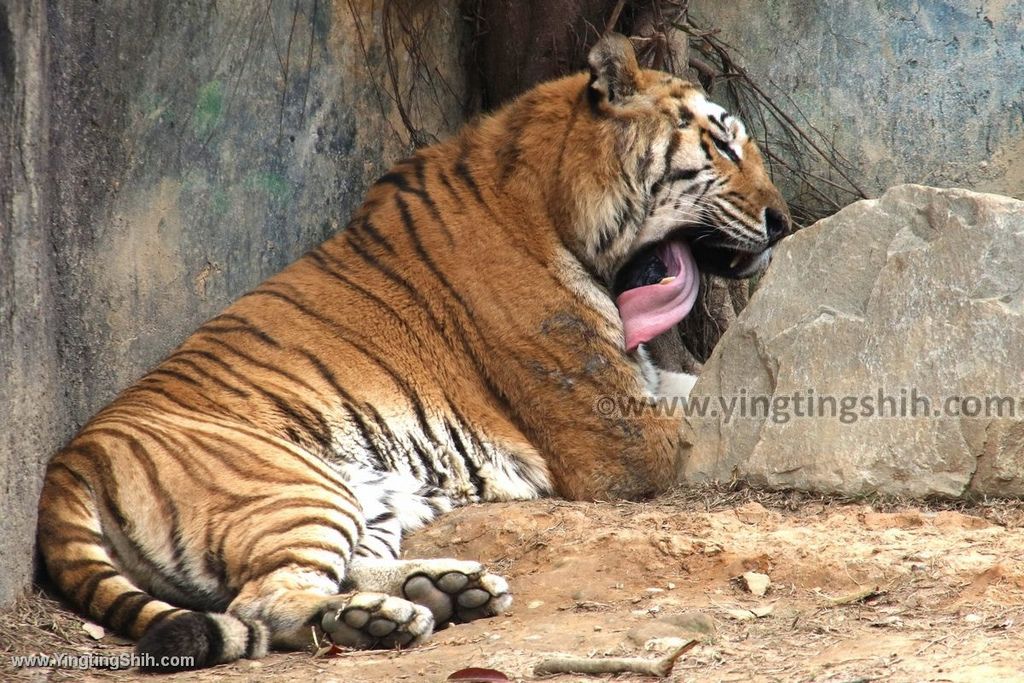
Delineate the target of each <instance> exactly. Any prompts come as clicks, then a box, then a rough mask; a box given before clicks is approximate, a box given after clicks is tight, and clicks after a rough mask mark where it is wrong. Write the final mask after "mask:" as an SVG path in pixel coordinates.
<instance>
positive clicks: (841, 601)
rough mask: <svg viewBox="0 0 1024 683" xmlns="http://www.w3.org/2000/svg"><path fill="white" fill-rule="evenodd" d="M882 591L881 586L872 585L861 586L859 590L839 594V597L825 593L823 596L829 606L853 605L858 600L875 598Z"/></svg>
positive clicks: (882, 592)
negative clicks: (868, 586) (867, 586)
mask: <svg viewBox="0 0 1024 683" xmlns="http://www.w3.org/2000/svg"><path fill="white" fill-rule="evenodd" d="M884 593H885V591H884V590H882V587H881V586H872V587H870V588H863V589H861V590H857V591H854V592H853V593H848V594H846V595H840V596H839V597H835V598H833V597H830V596H828V595H825V596H823V597H824V598H825V599H826V600H828V603H829V606H830V607H840V606H842V605H853V604H855V603H858V602H864V601H865V600H870V599H871V598H876V597H878V596H879V595H882V594H884Z"/></svg>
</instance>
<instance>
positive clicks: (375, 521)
mask: <svg viewBox="0 0 1024 683" xmlns="http://www.w3.org/2000/svg"><path fill="white" fill-rule="evenodd" d="M394 518H395V513H393V512H392V511H391V510H385V511H384V512H382V513H380V514H379V515H375V516H374V517H372V518H371V519H368V520H366V526H367V527H373V526H379V525H381V524H384V523H385V522H390V521H391V520H393V519H394Z"/></svg>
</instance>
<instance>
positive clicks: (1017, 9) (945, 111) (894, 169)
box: [689, 0, 1024, 203]
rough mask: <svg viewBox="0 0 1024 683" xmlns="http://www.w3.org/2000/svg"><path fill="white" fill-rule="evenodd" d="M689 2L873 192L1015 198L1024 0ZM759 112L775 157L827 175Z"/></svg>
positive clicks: (1022, 159)
mask: <svg viewBox="0 0 1024 683" xmlns="http://www.w3.org/2000/svg"><path fill="white" fill-rule="evenodd" d="M689 6H690V13H691V15H692V16H693V17H694V18H695V20H697V21H699V23H700V25H702V26H713V27H716V28H719V29H721V32H720V34H719V37H720V38H721V39H722V40H724V41H725V42H727V43H728V44H729V45H731V46H733V47H734V48H735V50H736V51H737V52H738V53H739V55H740V60H739V61H740V62H741V63H742V65H743V66H744V67H745V68H746V70H747V71H748V72H749V74H750V75H751V76H752V77H753V78H754V80H756V81H757V82H759V83H761V84H762V85H763V87H764V88H765V89H766V90H767V91H768V93H769V94H770V95H771V96H772V97H773V99H775V101H777V102H778V103H779V105H780V106H781V107H782V108H783V109H784V110H785V111H787V112H788V113H789V114H791V115H792V116H793V118H794V119H795V120H796V121H797V122H798V123H800V124H801V125H802V126H803V127H804V128H805V129H807V130H808V131H813V130H817V131H820V132H821V134H822V137H823V140H824V141H829V142H831V143H832V144H834V146H835V148H836V150H837V151H838V152H839V154H840V155H841V156H842V157H845V158H846V159H847V160H848V161H849V166H850V167H851V169H852V172H853V175H854V177H855V180H856V181H857V182H858V184H859V185H861V187H862V188H863V189H864V191H865V192H867V194H868V196H878V195H879V194H880V193H881V192H882V191H884V189H885V188H888V187H890V186H892V185H895V184H899V183H908V182H911V183H921V184H925V185H934V186H941V187H965V188H968V189H973V190H978V191H984V192H996V193H1001V194H1007V195H1010V196H1015V197H1018V198H1024V51H1022V50H1024V48H1022V45H1024V0H978V1H977V2H970V3H967V2H961V1H959V0H892V1H889V2H850V1H844V2H820V1H819V0H772V1H771V2H716V1H715V0H691V2H690V5H689ZM767 119H768V122H769V124H770V125H769V130H770V134H771V139H772V141H773V144H772V151H773V152H774V153H776V154H779V155H780V156H781V157H783V158H784V159H786V160H787V161H788V163H790V164H793V165H796V166H800V165H803V166H806V167H807V170H808V171H809V172H811V173H814V174H817V175H820V176H822V177H827V176H828V175H829V172H828V170H827V169H826V168H825V167H824V166H823V165H822V163H821V162H820V161H815V160H813V159H811V158H808V157H809V156H810V155H808V156H805V157H803V158H794V157H793V155H792V152H791V149H792V146H791V145H789V144H788V141H787V139H786V138H785V136H782V135H781V134H780V132H779V128H778V126H777V125H774V124H773V122H772V119H771V117H770V116H768V117H767ZM749 123H751V124H753V125H754V126H755V128H756V127H758V126H759V121H757V120H752V121H750V122H749ZM783 175H785V174H783ZM832 177H833V179H834V180H837V181H839V180H840V179H839V178H838V177H836V176H834V175H833V176H832ZM840 182H841V181H840ZM784 189H786V190H787V192H788V195H787V196H788V197H790V198H791V199H792V198H793V197H794V196H795V193H796V192H797V190H798V188H795V187H789V188H784ZM817 189H818V190H820V191H825V192H827V191H828V190H829V186H828V185H827V183H826V182H825V181H821V182H819V183H817ZM839 198H840V200H841V201H842V200H843V199H845V201H842V203H846V202H847V201H849V198H848V195H844V194H842V193H840V195H839Z"/></svg>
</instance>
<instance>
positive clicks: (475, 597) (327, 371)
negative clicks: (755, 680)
mask: <svg viewBox="0 0 1024 683" xmlns="http://www.w3.org/2000/svg"><path fill="white" fill-rule="evenodd" d="M591 63H592V66H593V71H592V73H591V74H590V75H588V74H579V75H575V76H570V77H567V78H564V79H562V80H558V81H554V82H550V83H546V84H543V85H541V86H539V87H537V88H536V89H534V90H531V91H529V92H527V93H526V94H524V95H523V96H522V97H520V98H519V99H518V100H516V101H515V102H513V103H511V104H509V105H508V106H506V107H505V108H503V109H501V110H500V111H498V112H496V113H495V114H493V115H491V116H489V117H485V118H483V119H481V120H480V121H478V122H476V123H475V124H473V125H471V126H468V127H467V128H466V129H465V130H463V131H462V133H461V134H459V135H458V136H456V137H455V138H453V139H451V140H449V141H447V142H443V143H441V144H438V145H435V146H432V147H428V148H426V149H422V150H420V151H418V152H417V153H416V154H415V155H413V156H412V157H411V158H409V159H406V160H405V161H402V162H401V163H399V164H398V165H397V166H395V167H394V169H393V170H392V171H391V172H389V173H388V174H387V175H385V176H384V177H383V178H381V179H380V181H379V182H377V183H376V184H375V185H374V187H373V188H372V189H371V190H370V192H369V193H368V195H367V197H366V200H365V203H364V204H363V206H362V208H360V209H359V210H358V211H357V212H356V214H355V216H354V217H353V218H352V220H351V222H350V224H349V226H348V227H347V229H345V230H344V231H342V232H341V233H339V234H338V235H336V236H334V237H332V238H331V239H329V240H328V241H327V242H325V243H323V244H322V245H320V246H319V247H317V248H315V249H313V250H312V251H311V252H309V253H308V254H307V255H305V256H304V257H302V258H301V259H299V260H298V261H297V262H295V263H294V264H292V265H291V266H290V267H288V268H287V269H286V270H284V271H283V272H281V273H280V274H278V275H276V276H274V277H272V278H270V279H269V280H267V281H266V282H264V283H263V284H261V285H260V286H259V287H257V288H256V289H255V290H253V291H252V292H250V293H248V294H246V295H245V296H243V297H241V298H240V299H239V300H238V301H236V302H235V303H234V304H232V305H231V306H230V307H229V308H228V309H227V310H225V311H224V312H223V313H222V314H221V315H219V316H217V317H215V318H214V319H212V320H210V321H208V322H207V323H205V324H204V325H202V326H201V327H200V328H199V329H198V330H197V331H196V332H195V333H194V334H193V335H192V336H191V337H189V338H188V339H187V340H185V342H184V343H183V344H182V345H181V346H180V347H178V349H176V350H175V351H174V352H173V353H171V355H170V356H168V358H167V359H166V360H164V361H163V362H162V363H161V364H160V365H159V366H158V367H156V368H155V369H154V370H152V371H151V372H150V373H148V374H147V375H146V376H145V377H143V378H142V379H140V380H139V381H138V382H137V383H136V384H135V385H133V386H132V387H130V388H128V389H127V390H126V391H124V392H123V393H122V394H121V395H120V396H119V397H118V398H117V399H116V400H115V401H114V402H113V403H112V404H110V405H109V406H108V407H106V408H105V409H104V410H102V411H101V412H100V413H99V414H98V415H97V416H96V417H95V418H93V419H92V420H91V421H90V422H89V423H88V424H87V425H86V426H85V428H84V429H82V431H81V432H80V433H79V434H78V435H77V436H75V437H74V439H73V440H72V441H71V442H70V443H69V444H68V445H67V446H66V447H65V448H64V449H63V450H61V451H60V452H59V453H58V454H57V455H56V456H55V457H54V458H53V460H52V462H51V463H50V465H49V469H48V471H47V474H46V480H45V485H44V489H43V493H42V498H41V501H40V512H39V520H40V521H39V544H40V547H41V549H42V553H43V557H44V558H45V562H46V566H47V569H48V570H49V573H50V575H51V576H52V577H53V579H54V581H55V582H56V584H57V586H59V588H60V589H61V590H62V591H63V592H64V593H65V594H66V595H67V596H68V598H70V599H71V601H72V602H74V603H75V604H76V605H77V606H79V607H80V608H81V609H82V611H83V612H85V613H87V614H88V615H89V616H90V617H91V618H93V619H96V620H98V621H100V622H102V623H103V624H105V625H107V626H109V627H110V628H112V629H114V630H116V631H118V632H121V633H124V634H126V635H128V636H130V637H132V638H137V639H141V642H140V643H139V652H140V653H142V654H146V655H151V656H153V657H157V658H158V657H160V656H164V655H167V654H171V655H189V656H193V657H194V658H195V659H194V661H193V662H192V663H191V664H190V666H205V665H209V664H213V663H217V662H221V661H230V660H233V659H237V658H239V657H244V656H248V657H255V656H260V655H261V654H263V653H264V652H266V650H267V649H268V648H269V647H283V648H295V647H303V646H306V645H307V644H308V643H309V640H310V637H311V636H310V634H311V633H312V632H313V631H314V630H320V631H322V632H326V633H327V635H328V636H331V637H333V638H335V639H336V640H340V641H341V642H343V643H344V644H349V645H353V646H358V647H363V646H373V645H378V646H379V645H383V646H394V645H402V646H409V645H412V644H415V643H417V642H421V641H422V640H423V639H424V638H426V637H428V636H429V634H430V631H431V630H432V629H433V627H434V626H435V625H439V624H440V623H441V622H444V621H447V620H466V619H472V618H477V617H481V616H488V615H490V614H494V613H498V612H500V611H502V610H503V609H505V608H506V607H507V605H508V601H509V598H508V595H507V586H505V584H504V582H503V581H502V580H501V579H500V577H494V576H493V575H490V574H488V573H486V572H485V571H484V570H483V569H482V568H480V567H479V566H476V565H475V563H464V562H463V563H457V562H455V561H448V560H433V561H411V562H412V564H409V563H408V562H406V563H404V564H403V563H402V562H400V561H397V560H396V559H395V558H397V556H398V551H399V539H400V537H401V534H402V533H403V532H405V531H408V530H409V529H412V528H415V527H417V526H419V525H421V524H423V523H425V522H426V521H428V520H429V519H431V518H433V517H434V516H436V515H437V514H439V513H442V512H444V511H445V510H447V509H450V508H451V507H452V506H456V505H461V504H465V503H468V502H474V501H493V500H515V499H528V498H533V497H538V496H547V495H559V496H564V497H567V498H573V499H607V498H616V497H622V498H638V497H643V496H649V495H651V494H654V493H656V492H658V491H660V490H662V489H664V488H665V487H666V486H668V485H669V484H671V482H672V481H673V480H674V478H675V472H676V468H677V447H678V441H679V436H678V425H677V424H675V423H674V422H672V421H670V420H665V419H656V418H654V417H653V416H652V417H650V418H646V417H638V418H635V419H628V420H627V419H622V418H614V417H606V416H602V415H601V414H599V413H598V412H596V411H595V410H594V405H595V401H596V400H597V399H598V398H599V397H601V396H604V395H613V396H633V397H645V396H650V386H651V373H652V372H655V373H656V371H655V370H653V369H652V368H651V367H649V366H648V365H647V364H646V363H645V361H644V359H643V357H642V354H631V353H627V352H626V351H625V350H624V346H623V331H622V323H621V321H620V319H619V317H618V314H617V312H616V309H615V306H614V304H613V301H612V295H611V294H610V290H609V288H610V287H611V283H612V281H613V279H614V277H615V274H616V272H617V271H618V269H620V268H621V267H622V266H623V264H624V263H626V261H627V260H628V259H629V258H630V257H631V255H633V254H635V253H636V252H637V250H638V249H640V248H641V247H642V246H644V245H645V244H649V243H653V242H655V241H657V240H659V239H663V238H664V237H665V235H666V234H668V233H669V232H670V231H671V230H674V229H678V228H679V227H680V226H684V225H687V224H689V223H700V226H701V227H700V229H702V230H704V231H706V232H708V231H711V232H713V231H715V230H717V231H718V232H717V233H715V234H716V235H718V237H717V238H716V237H714V236H712V237H710V238H709V242H708V243H709V244H710V243H716V244H718V243H720V244H722V245H725V246H721V247H720V248H721V249H732V248H733V247H735V253H736V254H738V255H742V256H743V259H744V260H743V264H744V265H746V264H748V263H749V264H751V267H754V266H758V265H761V266H763V262H764V261H765V260H766V256H765V254H766V253H767V247H768V246H769V245H770V242H771V241H772V236H771V232H772V226H771V225H769V223H770V222H771V216H773V215H775V214H779V215H781V216H783V218H784V216H785V205H784V204H783V203H782V200H781V198H780V197H779V194H778V192H777V190H776V189H775V187H774V186H773V185H772V184H771V182H770V180H769V179H768V177H767V174H766V173H765V170H764V168H763V165H762V162H761V159H760V156H759V154H758V152H757V149H756V147H755V145H754V143H753V142H752V141H750V140H749V138H747V137H746V133H745V131H744V130H742V125H741V124H739V123H738V122H737V121H735V120H734V119H732V118H731V117H727V115H725V114H724V112H721V113H719V112H720V110H719V109H718V108H715V107H714V106H713V105H710V104H709V103H707V101H706V100H704V98H703V96H702V95H701V94H700V93H699V91H697V90H696V89H695V88H694V87H693V86H691V85H689V84H687V83H685V82H682V81H680V80H678V79H675V78H672V77H671V76H668V75H666V74H664V73H660V72H655V71H647V70H641V69H639V68H638V67H637V66H636V61H635V58H634V57H633V55H632V50H631V48H629V47H628V43H627V42H626V41H625V40H624V39H622V38H621V37H614V36H613V37H610V38H607V39H605V40H604V41H602V42H601V43H599V44H598V45H597V46H596V47H595V48H594V51H593V52H592V54H591ZM702 191H703V194H700V193H701V192H702ZM702 202H703V203H702ZM773 212H774V213H773ZM698 214H699V216H700V220H699V221H698V220H696V219H695V218H694V217H695V216H697V215H698ZM776 217H777V216H776ZM783 222H785V220H783ZM708 234H710V232H708ZM716 239H717V242H716ZM729 245H732V246H729ZM729 253H732V252H729ZM699 258H700V255H699V254H698V260H699ZM733 274H744V273H733ZM445 563H448V564H445ZM424 577H426V578H424ZM474 591H475V592H474ZM445 596H449V597H445ZM452 596H457V598H456V597H452ZM449 598H450V599H449ZM478 603H479V604H478ZM364 615H370V618H369V622H366V625H361V624H362V622H363V620H364ZM372 624H376V626H374V627H373V628H371V626H372ZM389 629H390V630H389ZM384 631H388V632H387V633H384ZM186 666H189V665H186ZM149 668H154V669H169V668H175V666H172V665H164V664H161V663H160V662H158V661H155V662H154V663H153V664H152V666H151V667H149Z"/></svg>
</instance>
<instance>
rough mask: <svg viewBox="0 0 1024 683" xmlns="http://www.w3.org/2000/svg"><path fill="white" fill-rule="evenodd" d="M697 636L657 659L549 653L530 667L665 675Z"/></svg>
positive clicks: (539, 671)
mask: <svg viewBox="0 0 1024 683" xmlns="http://www.w3.org/2000/svg"><path fill="white" fill-rule="evenodd" d="M699 642H700V641H699V640H688V641H686V643H685V644H684V645H682V646H681V647H679V648H677V649H676V650H675V651H673V652H671V653H669V654H668V655H666V656H664V657H662V658H660V659H643V658H641V657H599V658H597V659H587V658H584V657H552V658H551V659H545V660H544V661H543V662H541V663H540V664H538V665H537V666H535V667H534V668H533V674H534V675H535V676H544V675H548V674H623V673H633V674H643V675H645V676H657V677H659V678H665V677H666V676H668V675H669V674H670V673H672V667H673V666H674V665H675V663H676V660H677V659H679V658H680V657H682V656H683V655H684V654H686V653H687V652H689V651H690V650H692V649H693V648H695V647H697V644H698V643H699Z"/></svg>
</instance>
